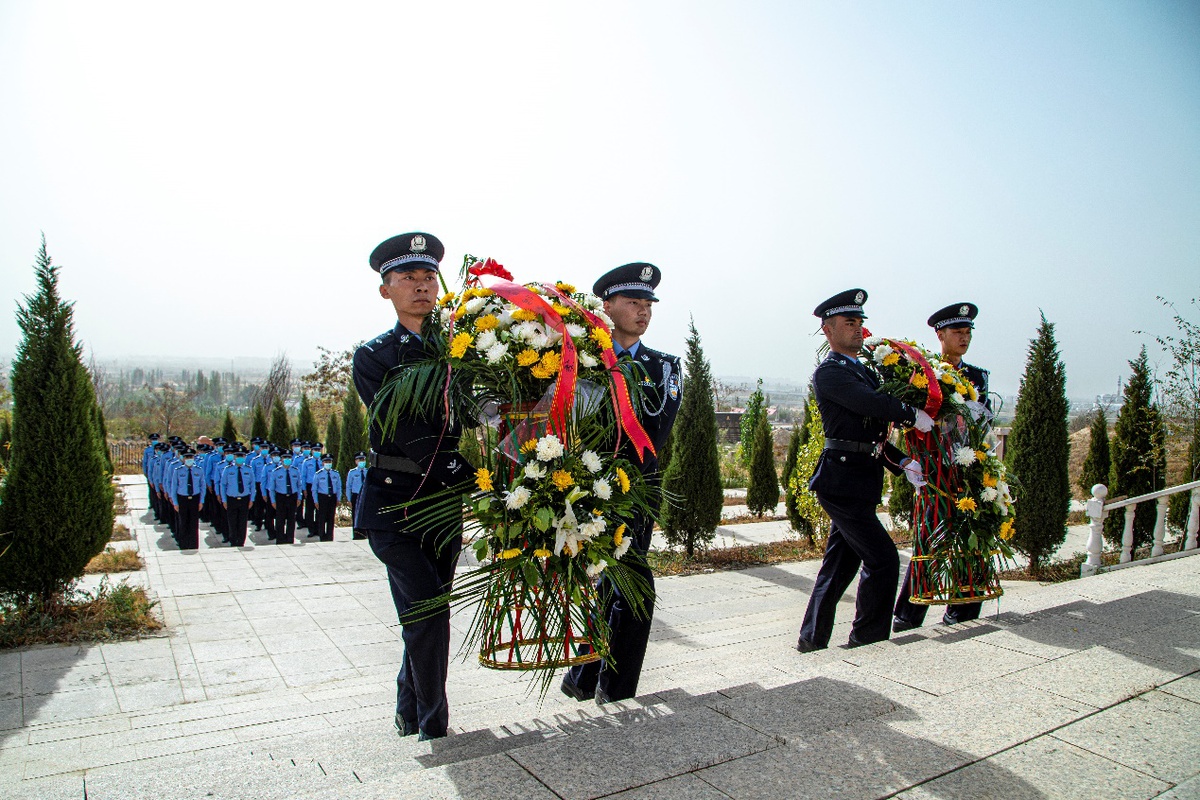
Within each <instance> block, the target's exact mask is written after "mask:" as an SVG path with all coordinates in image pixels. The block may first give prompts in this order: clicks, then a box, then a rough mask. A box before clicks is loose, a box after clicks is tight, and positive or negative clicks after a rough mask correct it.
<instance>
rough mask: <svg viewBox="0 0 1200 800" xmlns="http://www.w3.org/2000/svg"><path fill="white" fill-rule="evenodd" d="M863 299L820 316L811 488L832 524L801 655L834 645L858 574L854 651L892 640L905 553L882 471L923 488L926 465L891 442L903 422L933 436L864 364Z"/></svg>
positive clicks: (824, 308) (822, 310) (927, 422)
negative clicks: (893, 533)
mask: <svg viewBox="0 0 1200 800" xmlns="http://www.w3.org/2000/svg"><path fill="white" fill-rule="evenodd" d="M866 299H867V293H866V292H864V291H863V290H862V289H849V290H847V291H845V292H842V293H840V294H837V295H834V296H833V297H831V298H829V299H828V300H826V301H825V302H824V303H821V305H819V306H817V308H816V310H815V311H814V312H813V313H814V314H815V315H816V316H817V317H820V319H821V331H822V332H823V333H824V334H825V338H826V340H827V341H828V342H829V348H830V353H829V355H828V357H826V358H825V360H824V361H822V362H821V363H820V365H818V367H817V369H816V372H814V373H813V377H812V385H813V392H814V393H815V394H816V399H817V407H818V408H819V409H820V410H821V419H822V423H823V424H824V427H825V449H824V450H822V451H821V456H820V458H819V459H818V460H817V467H816V469H815V470H814V471H813V476H812V479H811V480H810V481H809V488H810V489H812V491H813V492H814V493H815V494H816V495H817V501H818V502H820V504H821V507H822V508H823V509H825V513H826V514H828V515H829V519H830V521H831V522H832V524H831V525H830V528H829V540H828V542H827V544H826V546H825V558H824V560H823V561H822V562H821V570H820V572H818V573H817V580H816V583H815V584H814V585H813V592H812V596H811V597H810V598H809V601H808V610H807V611H805V612H804V624H803V626H801V628H800V639H799V641H798V642H797V643H796V649H797V650H799V651H800V652H802V653H803V652H808V651H810V650H821V649H823V648H825V647H828V646H829V637H830V635H831V634H832V633H833V618H834V613H835V611H836V608H837V604H838V601H839V600H841V598H842V595H843V594H845V592H846V589H847V588H848V587H849V586H850V582H851V581H852V580H854V575H855V573H857V572H859V568H860V567H861V568H862V571H861V574H860V576H859V581H858V600H857V603H856V606H855V612H856V613H855V616H854V625H853V627H852V628H851V631H850V638H849V641H848V642H847V644H848V645H849V646H850V647H857V646H859V645H864V644H870V643H871V642H878V641H882V640H884V639H887V638H888V635H889V633H890V628H891V625H890V623H891V620H890V619H889V617H890V612H891V609H892V603H893V602H894V601H895V599H896V583H897V581H898V580H899V577H900V556H899V554H898V553H897V552H896V545H895V543H893V542H892V539H891V537H890V536H888V533H887V531H886V530H884V527H883V524H882V523H881V522H880V521H879V517H878V516H876V512H875V509H876V506H878V505H879V499H880V496H881V495H882V494H883V470H884V467H887V468H888V469H889V470H891V471H892V472H894V473H896V474H900V473H901V471H903V472H904V473H905V474H906V475H907V476H908V478H909V480H911V481H912V482H913V483H914V484H923V483H924V481H923V480H922V478H921V465H920V464H918V463H917V462H916V461H914V460H913V459H911V458H908V457H907V456H905V455H904V453H902V452H901V451H900V450H899V449H898V448H896V447H894V446H892V445H891V444H889V443H888V441H887V434H888V427H889V425H892V424H896V425H903V426H905V427H916V428H917V429H918V430H922V431H928V430H930V429H931V428H932V427H933V420H932V419H930V417H929V415H928V414H926V413H925V412H924V411H922V410H920V409H916V408H913V407H911V406H908V405H905V404H904V403H901V402H900V401H899V400H897V399H895V398H894V397H890V396H888V395H886V394H883V393H882V392H880V391H879V379H878V377H877V376H876V375H875V373H874V372H872V371H871V370H869V369H867V368H866V367H865V366H863V364H862V363H861V362H860V361H859V360H858V354H859V352H860V351H861V350H862V341H863V333H862V321H863V320H864V319H866V314H865V313H864V312H863V303H864V302H865V301H866Z"/></svg>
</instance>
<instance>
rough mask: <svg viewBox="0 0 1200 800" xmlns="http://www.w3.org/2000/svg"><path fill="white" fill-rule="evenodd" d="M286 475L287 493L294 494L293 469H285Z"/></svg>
mask: <svg viewBox="0 0 1200 800" xmlns="http://www.w3.org/2000/svg"><path fill="white" fill-rule="evenodd" d="M284 474H286V475H287V493H288V494H291V493H292V468H291V467H284Z"/></svg>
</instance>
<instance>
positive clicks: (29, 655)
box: [21, 644, 104, 673]
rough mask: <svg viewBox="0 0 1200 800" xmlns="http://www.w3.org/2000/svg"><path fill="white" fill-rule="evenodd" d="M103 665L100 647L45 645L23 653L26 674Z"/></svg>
mask: <svg viewBox="0 0 1200 800" xmlns="http://www.w3.org/2000/svg"><path fill="white" fill-rule="evenodd" d="M103 663H104V655H103V653H102V652H101V650H100V647H99V646H98V645H57V644H54V645H43V646H38V647H31V648H30V649H28V650H25V651H22V653H21V671H22V672H26V673H28V672H32V671H35V670H46V669H50V670H58V671H60V672H61V671H64V670H71V669H75V668H78V667H83V666H87V665H94V664H103Z"/></svg>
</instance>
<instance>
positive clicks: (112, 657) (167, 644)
mask: <svg viewBox="0 0 1200 800" xmlns="http://www.w3.org/2000/svg"><path fill="white" fill-rule="evenodd" d="M171 641H172V640H171V638H170V637H169V636H161V637H158V638H153V639H138V640H135V641H131V642H112V643H111V644H103V645H101V646H100V651H101V653H102V654H103V656H104V663H105V664H107V665H108V666H109V668H110V669H111V668H112V666H113V665H114V664H120V663H124V662H126V661H141V660H144V659H148V658H169V657H170V656H171Z"/></svg>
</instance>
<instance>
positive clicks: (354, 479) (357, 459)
mask: <svg viewBox="0 0 1200 800" xmlns="http://www.w3.org/2000/svg"><path fill="white" fill-rule="evenodd" d="M366 480H367V454H366V453H364V452H362V451H361V450H360V451H358V452H357V453H355V454H354V466H353V467H352V468H351V469H350V471H349V472H347V473H346V499H347V500H348V501H349V502H350V514H351V516H353V515H354V509H356V508H357V507H358V496H359V494H361V493H362V487H363V484H364V483H365V482H366ZM354 538H355V539H365V538H367V536H366V534H364V533H363V532H362V531H360V530H359V529H358V528H355V529H354Z"/></svg>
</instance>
